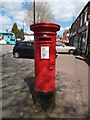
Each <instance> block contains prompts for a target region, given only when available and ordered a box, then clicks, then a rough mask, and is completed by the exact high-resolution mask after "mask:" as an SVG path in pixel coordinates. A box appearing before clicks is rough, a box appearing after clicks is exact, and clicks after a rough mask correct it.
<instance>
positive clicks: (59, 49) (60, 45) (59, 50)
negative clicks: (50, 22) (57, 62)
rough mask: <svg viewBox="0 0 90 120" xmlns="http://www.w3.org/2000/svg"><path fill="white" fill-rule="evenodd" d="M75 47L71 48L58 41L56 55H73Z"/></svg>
mask: <svg viewBox="0 0 90 120" xmlns="http://www.w3.org/2000/svg"><path fill="white" fill-rule="evenodd" d="M75 49H76V48H75V47H73V46H66V45H65V44H63V43H60V42H59V41H56V51H57V53H69V54H74V53H75Z"/></svg>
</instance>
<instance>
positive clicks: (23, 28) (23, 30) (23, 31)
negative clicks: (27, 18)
mask: <svg viewBox="0 0 90 120" xmlns="http://www.w3.org/2000/svg"><path fill="white" fill-rule="evenodd" d="M23 39H24V20H23Z"/></svg>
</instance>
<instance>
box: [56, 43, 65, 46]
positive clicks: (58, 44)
mask: <svg viewBox="0 0 90 120" xmlns="http://www.w3.org/2000/svg"><path fill="white" fill-rule="evenodd" d="M56 46H62V47H64V46H65V45H64V44H61V43H60V42H56Z"/></svg>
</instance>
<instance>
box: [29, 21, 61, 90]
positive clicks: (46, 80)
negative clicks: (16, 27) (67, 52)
mask: <svg viewBox="0 0 90 120" xmlns="http://www.w3.org/2000/svg"><path fill="white" fill-rule="evenodd" d="M30 28H31V30H32V31H34V39H35V89H36V90H37V91H38V92H52V91H54V90H55V58H56V49H55V47H56V31H58V30H59V29H60V26H59V25H57V24H53V23H38V24H33V25H31V26H30ZM42 46H43V47H45V48H46V47H47V46H48V47H49V56H48V59H46V58H43V59H42V58H41V47H42ZM47 53H48V52H47Z"/></svg>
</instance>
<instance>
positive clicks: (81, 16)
mask: <svg viewBox="0 0 90 120" xmlns="http://www.w3.org/2000/svg"><path fill="white" fill-rule="evenodd" d="M81 26H82V16H81V19H80V27H81Z"/></svg>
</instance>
